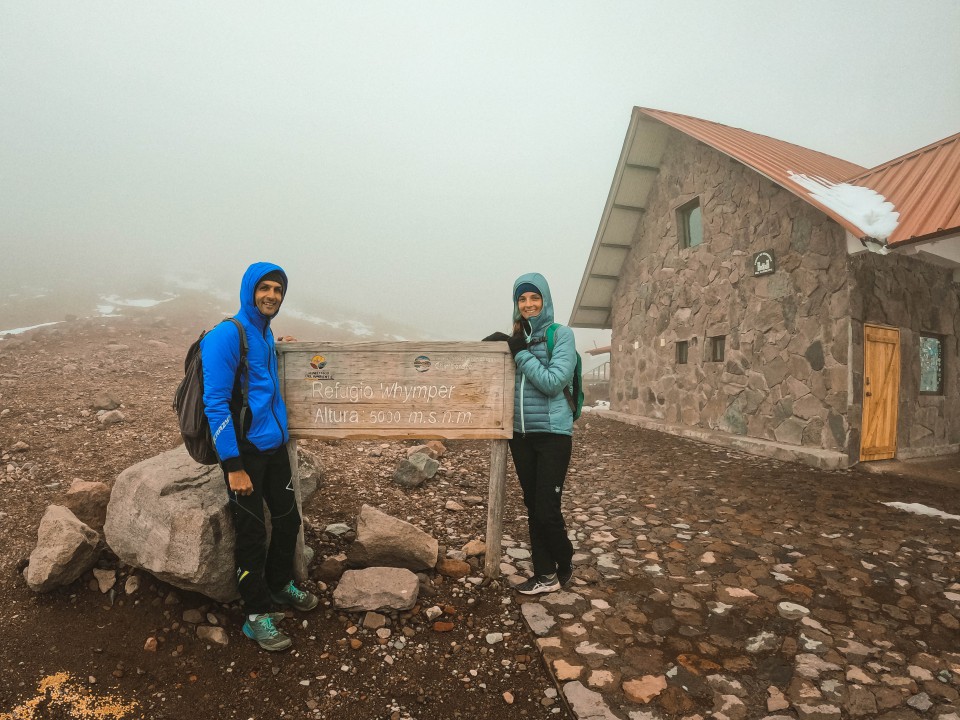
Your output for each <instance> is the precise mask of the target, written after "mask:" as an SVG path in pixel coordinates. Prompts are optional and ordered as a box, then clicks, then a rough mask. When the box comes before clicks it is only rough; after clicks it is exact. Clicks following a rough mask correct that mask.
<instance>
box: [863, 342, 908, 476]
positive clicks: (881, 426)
mask: <svg viewBox="0 0 960 720" xmlns="http://www.w3.org/2000/svg"><path fill="white" fill-rule="evenodd" d="M899 402H900V331H899V330H898V329H897V328H890V327H881V326H879V325H864V326H863V425H862V432H861V435H860V460H864V461H866V460H887V459H889V458H892V457H894V456H895V455H896V454H897V406H898V404H899Z"/></svg>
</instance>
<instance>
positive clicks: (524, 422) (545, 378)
mask: <svg viewBox="0 0 960 720" xmlns="http://www.w3.org/2000/svg"><path fill="white" fill-rule="evenodd" d="M524 283H530V284H531V285H534V286H535V287H536V288H537V289H538V290H539V292H540V296H541V297H542V298H543V309H542V310H541V311H540V314H539V315H537V316H536V317H533V318H530V319H529V321H528V322H529V323H530V332H529V333H526V336H527V342H528V343H529V347H528V348H527V349H526V350H521V351H520V352H518V353H517V356H516V357H515V358H514V361H515V362H516V364H517V375H516V381H515V384H514V396H513V431H514V432H515V433H531V432H545V433H555V434H558V435H573V411H572V410H571V409H570V403H569V402H567V398H566V396H565V395H564V394H563V389H564V388H565V387H566V386H567V385H569V384H570V382H571V380H573V373H574V371H575V370H576V366H577V346H576V339H575V338H574V336H573V330H571V329H570V328H568V327H567V326H566V325H561V326H560V327H558V328H557V332H556V336H555V337H554V347H553V356H552V357H550V358H549V359H548V358H547V342H546V332H547V328H548V327H550V326H551V325H552V324H553V322H554V321H553V297H552V296H551V294H550V286H549V285H548V284H547V280H546V278H544V277H543V275H541V274H540V273H527V274H526V275H521V276H520V277H518V278H517V281H516V282H515V283H514V284H513V293H512V294H511V297H512V298H515V297H516V296H517V288H518V287H520V285H522V284H524ZM519 320H520V310H519V308H518V307H517V303H516V301H514V303H513V321H514V323H516V322H517V321H519ZM522 326H523V325H522Z"/></svg>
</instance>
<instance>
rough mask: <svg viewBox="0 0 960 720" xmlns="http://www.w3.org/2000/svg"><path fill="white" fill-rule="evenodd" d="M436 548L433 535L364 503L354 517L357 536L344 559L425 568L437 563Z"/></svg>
mask: <svg viewBox="0 0 960 720" xmlns="http://www.w3.org/2000/svg"><path fill="white" fill-rule="evenodd" d="M439 551H440V547H439V543H438V542H437V540H436V538H434V537H432V536H431V535H429V534H428V533H425V532H424V531H423V530H421V529H420V528H417V527H414V526H413V525H411V524H410V523H408V522H405V521H403V520H400V519H398V518H395V517H392V516H390V515H387V514H386V513H384V512H381V511H379V510H377V509H376V508H375V507H371V506H370V505H364V506H363V507H361V508H360V515H359V516H358V517H357V539H356V540H354V541H353V543H352V544H351V545H350V549H349V550H348V551H347V561H348V563H349V564H350V565H352V566H354V567H372V566H384V567H395V568H406V569H408V570H413V571H418V570H429V569H431V568H433V567H434V566H435V565H436V564H437V556H438V554H439Z"/></svg>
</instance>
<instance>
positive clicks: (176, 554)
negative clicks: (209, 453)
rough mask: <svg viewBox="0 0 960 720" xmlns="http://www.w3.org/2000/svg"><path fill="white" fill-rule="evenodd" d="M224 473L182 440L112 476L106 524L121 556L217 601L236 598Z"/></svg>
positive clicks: (112, 545) (110, 540) (108, 537)
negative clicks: (204, 461) (199, 460)
mask: <svg viewBox="0 0 960 720" xmlns="http://www.w3.org/2000/svg"><path fill="white" fill-rule="evenodd" d="M227 503H228V500H227V493H226V490H225V488H224V482H223V473H222V472H221V471H220V468H219V467H218V466H217V465H200V464H198V463H196V462H194V461H193V460H192V459H191V458H190V456H189V455H188V454H187V451H186V449H185V448H184V447H183V446H182V445H181V446H180V447H177V448H174V449H173V450H169V451H168V452H165V453H162V454H160V455H157V456H156V457H152V458H150V459H148V460H144V461H143V462H140V463H137V464H136V465H134V466H132V467H129V468H127V469H126V470H124V471H123V472H122V473H120V475H119V477H117V481H116V483H114V486H113V491H112V492H111V494H110V503H109V504H108V505H107V520H106V523H105V524H104V527H103V531H104V535H105V536H106V541H107V544H108V545H109V546H110V548H111V549H112V550H113V552H115V553H116V555H117V557H119V558H120V560H122V561H123V562H125V563H127V564H128V565H132V566H134V567H138V568H143V569H144V570H146V571H148V572H150V573H151V574H152V575H154V576H155V577H157V578H159V579H160V580H162V581H164V582H167V583H170V584H171V585H173V586H175V587H178V588H181V589H183V590H190V591H194V592H199V593H202V594H203V595H206V596H207V597H210V598H213V599H214V600H217V601H220V602H229V601H231V600H234V599H236V598H237V597H239V594H238V592H237V580H236V575H235V573H234V559H233V553H234V534H233V522H232V521H231V518H230V511H229V508H228V505H227Z"/></svg>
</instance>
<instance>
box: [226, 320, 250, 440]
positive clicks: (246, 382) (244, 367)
mask: <svg viewBox="0 0 960 720" xmlns="http://www.w3.org/2000/svg"><path fill="white" fill-rule="evenodd" d="M228 321H229V322H232V323H233V324H234V325H236V326H237V332H238V333H240V364H239V365H237V374H238V375H241V374H242V376H243V406H242V407H241V408H240V434H241V436H242V435H243V432H244V430H243V428H244V425H245V420H246V418H247V408H248V407H249V404H250V403H249V398H250V366H249V365H248V364H247V350H248V345H247V333H246V331H245V330H244V329H243V323H242V322H240V321H239V320H238V319H237V318H235V317H230V318H227V319H226V320H224V321H223V322H228ZM244 371H245V372H244Z"/></svg>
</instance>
